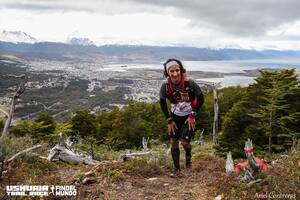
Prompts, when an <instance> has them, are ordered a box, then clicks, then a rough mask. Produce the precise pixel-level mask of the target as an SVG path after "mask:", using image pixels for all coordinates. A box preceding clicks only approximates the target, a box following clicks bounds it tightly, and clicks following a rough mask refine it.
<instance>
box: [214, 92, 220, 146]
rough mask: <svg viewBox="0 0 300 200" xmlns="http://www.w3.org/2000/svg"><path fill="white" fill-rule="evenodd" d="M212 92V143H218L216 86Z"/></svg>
mask: <svg viewBox="0 0 300 200" xmlns="http://www.w3.org/2000/svg"><path fill="white" fill-rule="evenodd" d="M213 93H214V124H213V143H214V144H217V143H218V115H219V104H218V94H217V88H216V87H214V88H213Z"/></svg>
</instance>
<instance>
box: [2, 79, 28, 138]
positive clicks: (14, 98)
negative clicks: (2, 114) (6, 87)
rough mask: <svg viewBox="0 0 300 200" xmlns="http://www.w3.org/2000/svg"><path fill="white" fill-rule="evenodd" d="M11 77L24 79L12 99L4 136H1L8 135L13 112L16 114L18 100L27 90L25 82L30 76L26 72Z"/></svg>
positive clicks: (3, 132)
mask: <svg viewBox="0 0 300 200" xmlns="http://www.w3.org/2000/svg"><path fill="white" fill-rule="evenodd" d="M9 77H14V78H22V81H21V83H20V84H19V86H18V89H17V91H16V93H15V94H14V96H13V97H12V99H11V102H10V110H9V113H8V116H7V119H6V121H5V125H4V128H3V131H2V136H1V137H4V136H7V135H8V133H9V132H8V129H9V127H10V124H11V121H12V118H13V114H14V111H15V106H16V102H17V100H18V98H19V97H20V96H21V94H23V93H24V91H25V84H26V83H27V81H28V77H27V76H26V75H24V74H23V75H20V76H13V75H9Z"/></svg>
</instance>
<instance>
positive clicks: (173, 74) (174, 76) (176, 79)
mask: <svg viewBox="0 0 300 200" xmlns="http://www.w3.org/2000/svg"><path fill="white" fill-rule="evenodd" d="M168 74H169V76H170V78H171V81H172V83H174V84H178V83H180V80H181V71H180V67H179V66H178V65H174V66H172V67H170V68H169V70H168Z"/></svg>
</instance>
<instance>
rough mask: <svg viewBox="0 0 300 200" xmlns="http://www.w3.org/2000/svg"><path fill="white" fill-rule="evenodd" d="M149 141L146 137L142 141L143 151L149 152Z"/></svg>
mask: <svg viewBox="0 0 300 200" xmlns="http://www.w3.org/2000/svg"><path fill="white" fill-rule="evenodd" d="M148 141H149V138H148V139H146V138H145V137H143V139H142V145H143V151H148Z"/></svg>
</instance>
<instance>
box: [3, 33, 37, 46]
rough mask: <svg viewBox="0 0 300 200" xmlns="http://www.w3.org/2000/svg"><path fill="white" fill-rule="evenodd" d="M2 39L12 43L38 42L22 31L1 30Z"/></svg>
mask: <svg viewBox="0 0 300 200" xmlns="http://www.w3.org/2000/svg"><path fill="white" fill-rule="evenodd" d="M0 41H4V42H12V43H15V44H17V43H22V42H23V43H31V44H33V43H36V42H37V39H35V38H34V37H32V36H30V35H28V34H27V33H25V32H22V31H6V30H3V31H2V32H0Z"/></svg>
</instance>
